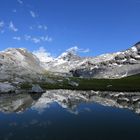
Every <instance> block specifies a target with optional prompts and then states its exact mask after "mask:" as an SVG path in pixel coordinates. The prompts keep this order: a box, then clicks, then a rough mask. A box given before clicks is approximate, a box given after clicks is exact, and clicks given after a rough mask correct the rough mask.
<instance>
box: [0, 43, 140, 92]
mask: <svg viewBox="0 0 140 140" xmlns="http://www.w3.org/2000/svg"><path fill="white" fill-rule="evenodd" d="M46 72H47V73H48V74H50V73H51V74H52V75H61V76H63V77H64V76H66V78H65V79H67V77H68V76H70V77H73V76H74V77H83V78H98V79H100V78H106V79H112V78H115V79H117V78H122V77H127V76H130V75H135V74H138V73H140V42H138V43H137V44H135V45H134V46H133V47H131V48H130V49H128V50H126V51H122V52H117V53H113V54H104V55H100V56H97V57H80V56H78V55H77V54H76V52H75V51H74V50H70V49H69V50H67V51H66V52H64V53H63V54H62V55H60V56H59V57H57V58H53V59H49V61H46V62H42V61H41V60H40V59H39V58H37V56H35V55H34V54H32V53H30V52H28V51H27V50H26V49H22V48H19V49H15V48H12V49H7V50H5V51H2V52H0V92H5V91H6V92H13V91H15V90H16V89H17V87H19V84H20V83H31V84H32V83H35V82H39V81H41V82H45V83H51V84H52V83H57V82H58V81H57V79H56V77H55V78H54V79H53V77H51V79H49V78H48V77H47V75H46ZM61 81H62V82H63V79H62V80H61ZM70 82H72V83H73V81H70ZM64 83H65V82H64ZM58 84H62V83H61V82H60V81H59V83H58ZM74 85H75V83H74ZM76 85H78V84H77V83H76Z"/></svg>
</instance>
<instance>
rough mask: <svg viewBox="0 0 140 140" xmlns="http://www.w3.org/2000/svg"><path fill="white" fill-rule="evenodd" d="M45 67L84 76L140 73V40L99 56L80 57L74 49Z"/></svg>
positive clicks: (58, 71)
mask: <svg viewBox="0 0 140 140" xmlns="http://www.w3.org/2000/svg"><path fill="white" fill-rule="evenodd" d="M44 68H45V69H46V70H47V71H51V72H54V73H58V74H67V75H71V76H76V77H84V78H91V77H93V78H122V77H127V76H130V75H134V74H138V73H140V42H138V43H137V44H135V45H134V46H133V47H131V48H130V49H128V50H126V51H122V52H117V53H112V54H104V55H100V56H97V57H80V56H77V55H76V53H75V52H73V51H67V52H65V53H63V54H62V55H61V56H59V57H58V58H56V59H53V61H50V62H48V63H44Z"/></svg>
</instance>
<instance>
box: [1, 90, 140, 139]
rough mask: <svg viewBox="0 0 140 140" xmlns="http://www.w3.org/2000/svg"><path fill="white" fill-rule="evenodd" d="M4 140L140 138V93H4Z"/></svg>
mask: <svg viewBox="0 0 140 140" xmlns="http://www.w3.org/2000/svg"><path fill="white" fill-rule="evenodd" d="M0 140H140V93H138V92H137V93H134V92H132V93H127V92H126V93H123V92H115V93H114V92H99V91H98V92H95V91H72V90H48V91H46V93H43V94H28V93H22V94H1V95H0Z"/></svg>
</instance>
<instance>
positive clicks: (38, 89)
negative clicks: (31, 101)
mask: <svg viewBox="0 0 140 140" xmlns="http://www.w3.org/2000/svg"><path fill="white" fill-rule="evenodd" d="M43 92H44V90H43V89H42V88H41V87H40V86H39V85H33V87H32V90H31V93H43Z"/></svg>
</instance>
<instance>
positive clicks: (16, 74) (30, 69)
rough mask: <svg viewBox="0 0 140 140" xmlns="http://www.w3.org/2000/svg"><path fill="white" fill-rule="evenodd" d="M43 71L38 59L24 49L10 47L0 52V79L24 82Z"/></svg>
mask: <svg viewBox="0 0 140 140" xmlns="http://www.w3.org/2000/svg"><path fill="white" fill-rule="evenodd" d="M42 73H44V68H43V67H42V66H41V62H40V61H39V59H38V58H37V57H36V56H35V55H33V54H32V53H30V52H28V51H27V50H26V49H22V48H19V49H15V48H10V49H7V50H5V51H2V52H0V81H1V82H2V81H3V82H5V81H8V82H17V83H18V82H24V81H26V82H27V81H30V80H31V79H35V78H37V77H38V76H39V74H42Z"/></svg>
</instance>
